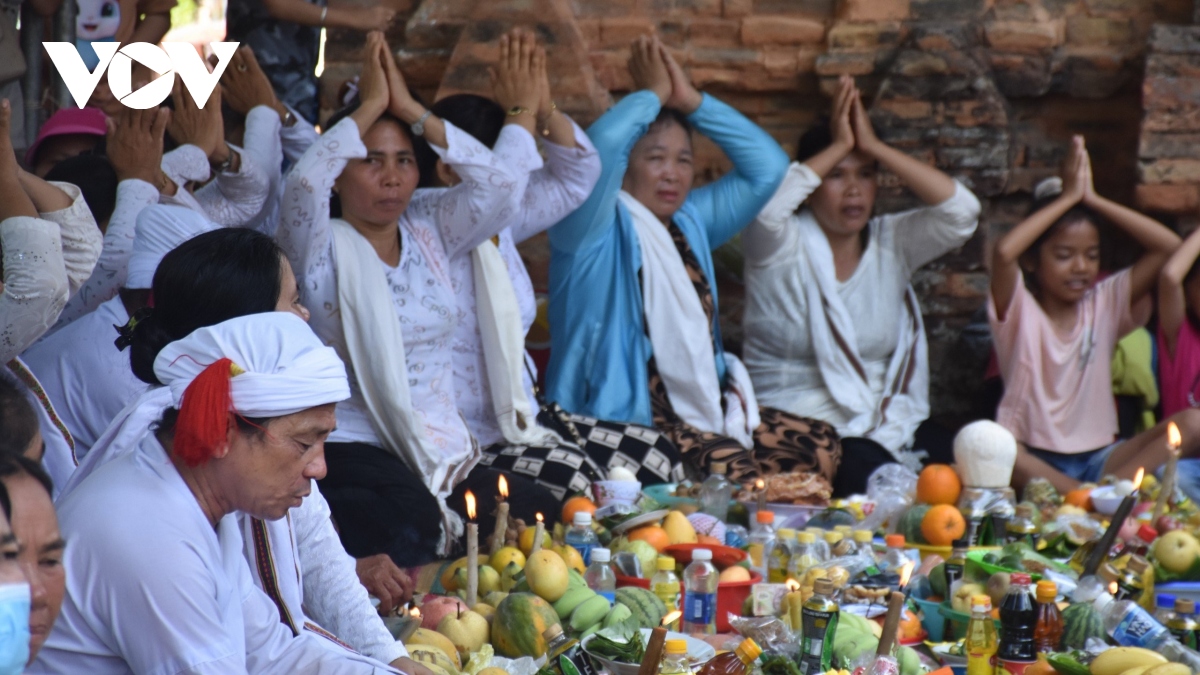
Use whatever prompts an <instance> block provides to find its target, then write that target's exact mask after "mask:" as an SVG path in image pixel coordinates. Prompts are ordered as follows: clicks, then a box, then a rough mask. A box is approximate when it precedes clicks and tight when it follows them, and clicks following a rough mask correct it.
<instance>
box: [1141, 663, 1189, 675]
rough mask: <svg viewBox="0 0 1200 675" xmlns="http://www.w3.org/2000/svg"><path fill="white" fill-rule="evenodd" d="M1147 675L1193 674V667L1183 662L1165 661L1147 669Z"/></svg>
mask: <svg viewBox="0 0 1200 675" xmlns="http://www.w3.org/2000/svg"><path fill="white" fill-rule="evenodd" d="M1145 675H1192V669H1191V668H1188V667H1187V666H1185V665H1183V664H1182V663H1163V664H1161V665H1157V666H1154V667H1153V668H1151V669H1149V670H1147V671H1146V673H1145Z"/></svg>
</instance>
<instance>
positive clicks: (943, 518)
mask: <svg viewBox="0 0 1200 675" xmlns="http://www.w3.org/2000/svg"><path fill="white" fill-rule="evenodd" d="M966 531H967V521H966V519H965V518H963V516H962V514H961V513H959V512H958V507H956V506H954V505H953V504H938V505H937V506H934V507H933V508H931V509H929V513H926V514H925V517H924V518H923V519H922V520H921V534H922V536H924V537H925V541H927V542H929V544H930V545H931V546H949V545H950V544H951V543H953V542H954V540H955V539H962V536H963V534H964V533H966Z"/></svg>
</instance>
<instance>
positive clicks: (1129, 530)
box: [1117, 518, 1142, 541]
mask: <svg viewBox="0 0 1200 675" xmlns="http://www.w3.org/2000/svg"><path fill="white" fill-rule="evenodd" d="M1141 526H1142V524H1141V523H1139V522H1138V521H1137V519H1136V518H1126V519H1125V522H1124V523H1121V529H1120V530H1118V531H1117V537H1119V538H1120V539H1121V541H1133V540H1134V538H1136V537H1137V531H1138V528H1139V527H1141Z"/></svg>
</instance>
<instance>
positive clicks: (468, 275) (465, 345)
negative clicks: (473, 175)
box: [450, 122, 601, 446]
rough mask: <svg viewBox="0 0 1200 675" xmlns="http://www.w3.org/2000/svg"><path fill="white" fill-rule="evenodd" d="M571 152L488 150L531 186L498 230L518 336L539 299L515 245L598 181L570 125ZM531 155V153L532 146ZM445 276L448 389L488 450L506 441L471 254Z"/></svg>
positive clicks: (517, 146)
mask: <svg viewBox="0 0 1200 675" xmlns="http://www.w3.org/2000/svg"><path fill="white" fill-rule="evenodd" d="M572 125H573V126H575V143H576V147H574V148H568V147H564V146H560V145H555V144H554V143H549V142H546V143H543V144H542V147H543V149H544V151H545V153H546V159H545V163H544V165H543V166H540V167H539V165H542V161H541V158H540V157H539V156H538V155H537V154H536V153H535V154H533V155H529V154H528V153H529V147H528V145H527V144H525V143H517V142H512V140H513V139H516V140H520V139H519V137H517V136H516V134H513V135H512V136H509V137H507V138H505V137H502V138H500V139H497V141H496V145H495V147H494V148H493V150H492V151H493V152H494V153H495V154H496V156H497V157H500V158H501V159H503V160H504V161H506V162H509V163H510V165H511V166H512V167H513V168H514V170H517V171H527V172H530V174H529V181H528V184H527V185H526V187H525V191H524V195H523V197H522V199H521V206H520V213H519V214H518V217H517V222H516V223H514V224H513V225H512V227H508V228H505V229H504V230H502V231H501V232H500V236H499V242H498V244H497V246H498V248H499V249H500V255H501V257H503V258H504V262H505V265H506V266H507V268H508V276H509V279H510V280H511V281H512V285H513V290H514V291H515V292H516V296H517V304H518V305H519V307H520V311H521V324H522V326H521V327H522V329H523V332H525V333H527V332H529V327H530V326H532V325H533V321H534V319H535V318H536V317H537V299H536V297H535V296H534V292H533V282H532V281H530V279H529V271H528V270H526V269H525V263H524V261H522V260H521V255H520V253H519V252H518V251H517V244H519V243H521V242H523V241H525V240H526V239H529V238H530V237H532V236H534V235H537V234H539V233H541V232H543V231H545V230H546V229H547V228H549V227H550V226H551V225H554V224H555V223H557V222H558V221H560V220H562V219H563V218H564V217H566V215H567V214H569V213H571V212H572V211H574V210H575V209H577V208H579V205H580V204H582V203H583V202H584V201H585V200H586V199H587V198H588V195H590V194H591V192H592V188H593V187H595V185H596V181H597V180H599V179H600V168H601V167H600V155H599V153H597V152H596V148H595V146H593V145H592V142H591V140H590V139H589V138H588V137H587V134H586V133H585V132H584V131H583V130H582V129H580V128H579V126H578V125H575V124H574V122H572ZM535 150H536V148H535ZM450 271H451V272H450V275H451V279H452V280H453V283H454V290H455V295H456V297H457V302H458V328H457V329H455V331H454V339H453V349H454V390H455V396H456V400H457V401H458V408H459V410H461V411H462V414H463V417H464V418H465V419H466V420H467V426H468V427H469V428H470V430H471V433H472V434H473V435H474V436H475V438H476V440H478V441H479V443H480V445H482V446H488V445H492V444H494V443H499V442H501V441H503V440H504V436H503V435H502V434H501V432H500V425H499V424H498V423H497V422H496V411H495V409H494V407H493V402H492V392H491V389H490V386H489V383H488V376H487V364H486V362H485V359H484V353H483V338H482V337H481V335H480V332H479V319H478V315H477V308H476V303H475V275H474V273H473V270H472V264H471V257H470V256H469V255H463V256H458V257H456V258H454V259H453V260H451V262H450ZM525 361H526V363H528V364H530V365H529V368H528V369H526V372H525V377H524V379H525V382H524V384H525V391H526V395H527V396H528V397H529V400H530V405H531V407H532V409H533V410H537V409H538V404H537V401H536V400H535V398H534V394H533V381H532V379H531V377H530V372H531V371H532V369H533V365H532V361H531V360H530V359H529V358H526V359H525Z"/></svg>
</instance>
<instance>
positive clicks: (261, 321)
mask: <svg viewBox="0 0 1200 675" xmlns="http://www.w3.org/2000/svg"><path fill="white" fill-rule="evenodd" d="M222 358H228V359H230V360H231V361H232V362H233V363H234V365H235V366H237V369H240V370H241V371H243V372H240V373H238V374H237V375H235V376H233V377H232V378H231V379H230V383H229V389H230V397H231V400H232V405H233V409H234V410H235V411H237V412H238V413H239V414H241V415H243V416H245V417H282V416H284V415H290V414H293V413H296V412H300V411H301V410H306V409H308V408H313V407H316V406H319V405H325V404H327V403H337V402H338V401H344V400H346V399H348V398H350V383H349V380H348V379H347V378H346V368H345V366H344V365H342V361H341V359H339V358H338V356H337V353H336V352H335V351H334V350H333V348H331V347H326V346H325V345H324V344H323V343H322V342H321V340H320V338H318V337H317V336H316V334H315V333H313V332H312V329H311V328H309V327H308V324H306V323H305V322H304V320H303V319H301V318H300V317H298V316H296V315H295V314H291V313H288V312H265V313H262V314H250V315H248V316H240V317H237V318H234V319H230V320H228V321H225V322H223V323H219V324H217V325H215V326H206V327H204V328H200V329H198V330H196V331H195V332H193V333H192V334H191V335H188V336H187V337H185V338H183V339H182V340H177V341H175V342H172V343H171V344H169V345H167V346H166V347H165V348H163V350H162V351H161V352H159V354H158V357H157V358H155V360H154V374H155V375H156V376H157V377H158V379H159V381H160V382H162V383H163V384H165V385H166V386H165V387H158V388H154V389H150V390H149V391H147V392H145V393H144V394H142V395H141V396H140V397H139V398H138V400H136V401H134V402H133V403H131V404H130V405H128V406H126V408H125V409H124V410H122V411H121V414H119V415H118V416H117V418H116V419H114V420H113V422H112V424H110V425H109V427H108V429H106V430H105V432H104V433H103V434H102V435H101V436H100V439H99V440H98V441H97V442H96V444H95V445H93V446H92V449H91V451H89V452H88V454H87V456H86V457H84V460H83V462H82V463H81V464H80V465H79V468H78V469H76V471H75V473H74V474H73V475H72V476H71V480H70V481H69V482H68V483H67V485H66V486H65V487H64V488H63V490H62V493H61V495H63V496H65V495H67V494H69V493H70V492H71V491H72V490H73V489H74V488H75V486H77V485H78V484H79V483H80V482H81V481H83V480H84V479H86V478H87V476H88V475H90V474H91V473H92V472H93V471H95V470H96V469H97V468H98V467H100V466H102V465H104V464H105V463H107V462H109V461H111V460H113V459H115V458H118V457H121V456H123V455H126V454H129V453H130V452H132V451H133V450H134V449H136V448H137V447H138V444H139V443H140V442H141V440H142V439H143V438H145V437H146V435H147V434H149V433H150V431H151V425H152V424H153V423H154V422H155V421H157V420H158V419H159V418H161V416H162V412H163V410H165V409H166V408H168V407H172V406H174V407H178V406H179V405H180V404H181V402H182V400H183V393H184V391H185V390H186V389H187V387H188V385H189V384H191V383H192V380H194V379H195V378H196V376H198V375H199V374H200V373H201V372H203V371H204V369H205V368H207V367H208V366H209V365H210V364H212V363H213V362H215V361H218V360H220V359H222Z"/></svg>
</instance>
